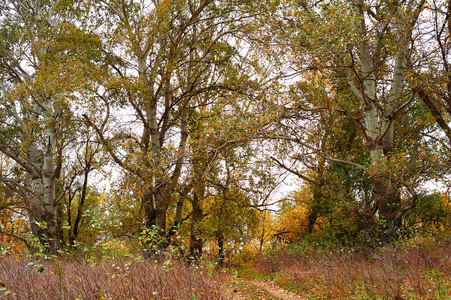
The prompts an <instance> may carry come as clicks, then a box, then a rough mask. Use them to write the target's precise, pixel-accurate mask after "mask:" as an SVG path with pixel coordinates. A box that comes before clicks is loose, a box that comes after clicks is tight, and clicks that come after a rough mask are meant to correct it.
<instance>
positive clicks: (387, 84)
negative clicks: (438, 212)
mask: <svg viewBox="0 0 451 300" xmlns="http://www.w3.org/2000/svg"><path fill="white" fill-rule="evenodd" d="M424 10H425V1H423V0H420V1H416V0H413V1H406V2H396V3H395V2H389V1H364V0H356V1H351V2H344V1H330V2H328V3H323V2H320V3H318V2H310V1H301V2H297V3H296V4H294V5H293V6H291V5H287V4H286V5H285V6H283V5H281V6H280V10H279V11H277V15H276V16H275V19H276V20H280V21H279V22H278V23H277V24H276V27H278V28H284V31H283V32H280V34H279V35H278V36H279V37H282V40H283V41H286V42H287V43H288V44H285V43H283V44H284V45H288V46H289V49H290V51H291V52H287V51H285V52H284V53H285V55H286V57H289V58H290V61H291V62H294V64H292V65H291V66H292V67H294V68H295V69H296V72H298V74H302V75H301V76H302V79H301V81H300V83H301V84H302V83H304V84H305V82H308V81H309V75H308V73H307V72H306V71H308V70H310V71H314V72H316V73H317V74H321V77H322V78H323V79H322V80H325V81H326V82H328V85H327V86H324V91H325V93H326V94H329V95H337V97H335V100H334V102H333V103H332V105H329V106H317V105H315V103H314V101H312V97H313V98H315V97H316V95H314V94H312V93H309V91H308V88H307V89H304V90H303V93H298V96H299V100H298V101H296V102H297V103H296V102H294V103H293V102H292V103H291V104H290V107H291V108H293V107H296V106H297V107H298V108H300V109H304V111H310V112H315V111H316V112H318V111H324V110H325V111H329V112H331V113H332V112H333V111H336V112H341V113H342V114H343V115H344V116H347V117H349V118H351V119H352V120H353V122H355V123H356V124H357V126H358V128H359V133H360V134H361V136H362V138H363V139H364V140H365V143H366V144H365V149H362V150H363V151H367V153H368V156H369V157H368V164H359V163H356V162H355V161H352V157H349V158H347V159H344V160H340V159H337V158H336V157H334V156H333V155H331V156H327V157H326V159H327V160H328V161H329V162H340V163H345V164H348V165H353V166H354V167H357V168H360V169H362V170H364V171H365V172H366V174H367V175H368V176H369V177H370V178H371V180H372V188H373V193H374V195H375V196H376V208H377V213H378V215H379V217H380V219H381V220H383V221H384V222H385V229H384V233H385V235H384V236H385V239H386V240H387V241H390V240H393V239H396V237H397V229H398V228H399V225H400V222H401V220H402V216H403V215H404V213H405V212H406V211H407V210H408V209H410V208H412V207H413V205H414V203H415V199H416V198H417V197H416V194H415V192H414V191H413V189H411V188H410V187H411V186H410V187H409V180H408V179H407V180H405V178H404V179H403V180H400V176H398V175H395V174H400V173H399V172H397V173H396V172H395V173H394V172H393V171H394V169H395V168H394V166H395V165H397V162H396V161H397V160H398V159H399V157H400V156H402V155H407V156H409V155H410V154H406V153H403V150H401V145H403V144H405V143H404V142H405V140H403V137H402V136H401V133H402V127H401V126H400V124H401V122H402V121H403V120H404V119H405V118H409V117H410V116H411V115H409V109H411V108H412V107H413V105H414V104H415V103H416V102H415V100H416V98H415V97H414V93H413V91H412V90H411V89H409V88H408V86H407V85H406V80H407V73H406V68H407V66H408V61H409V57H410V56H411V55H412V54H413V49H412V45H414V44H415V37H416V35H415V33H414V32H415V30H417V29H418V28H419V27H418V26H419V22H418V20H419V18H420V15H421V14H422V13H423V12H424ZM268 39H269V38H268ZM287 48H288V47H287ZM287 48H286V49H287ZM303 72H304V73H303ZM312 81H313V82H314V80H312ZM343 82H344V83H345V85H346V87H345V88H343V84H342V83H343ZM303 134H304V135H303ZM305 134H307V133H306V132H305V131H304V132H303V133H301V134H300V136H301V139H297V138H296V139H293V140H296V141H297V142H298V143H300V144H301V145H302V146H303V147H306V149H309V150H310V151H314V152H315V154H316V155H321V151H320V150H321V149H316V148H315V145H314V144H310V143H309V142H308V141H307V140H306V139H305V136H306V135H305ZM282 138H285V139H288V140H290V139H291V138H290V135H289V134H288V133H287V134H282ZM402 153H403V154H402ZM415 167H417V166H415ZM404 189H406V190H407V191H408V193H410V199H411V200H412V201H411V202H410V203H403V201H402V196H401V194H402V192H403V191H404Z"/></svg>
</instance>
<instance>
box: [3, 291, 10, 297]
mask: <svg viewBox="0 0 451 300" xmlns="http://www.w3.org/2000/svg"><path fill="white" fill-rule="evenodd" d="M3 295H4V296H9V295H11V291H6V292H5V293H3Z"/></svg>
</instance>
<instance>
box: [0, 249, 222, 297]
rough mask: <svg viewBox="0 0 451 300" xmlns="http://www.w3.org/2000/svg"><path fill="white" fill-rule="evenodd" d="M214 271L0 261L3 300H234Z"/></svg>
mask: <svg viewBox="0 0 451 300" xmlns="http://www.w3.org/2000/svg"><path fill="white" fill-rule="evenodd" d="M214 272H215V271H214V270H213V269H208V268H206V267H199V266H197V267H189V266H187V265H184V264H183V263H176V262H173V261H170V260H166V261H164V262H155V261H147V260H141V259H140V258H136V259H132V258H131V257H129V258H125V259H111V260H108V261H96V260H81V259H80V260H64V259H57V258H53V259H51V260H41V261H33V262H26V261H17V260H12V259H7V258H0V289H1V292H0V299H17V300H25V299H30V300H35V299H48V300H51V299H149V300H150V299H154V300H157V299H189V300H194V299H231V298H230V295H229V293H227V292H226V290H225V289H224V288H223V287H222V286H221V283H220V282H218V281H217V278H216V275H215V274H214Z"/></svg>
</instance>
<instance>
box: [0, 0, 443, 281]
mask: <svg viewBox="0 0 451 300" xmlns="http://www.w3.org/2000/svg"><path fill="white" fill-rule="evenodd" d="M450 30H451V2H450V1H426V0H403V1H397V0H390V1H388V0H387V1H386V0H382V1H379V0H373V1H366V0H365V1H364V0H353V1H341V0H331V1H316V2H315V1H307V0H306V1H304V0H298V1H290V0H287V1H272V0H267V1H235V0H216V1H214V0H199V1H198V0H193V1H189V0H186V1H182V0H162V1H156V0H155V1H150V0H149V1H144V0H142V1H133V0H105V1H101V0H98V1H97V0H92V1H88V0H87V1H84V0H82V1H71V0H58V1H46V0H15V1H9V0H8V1H4V2H2V3H0V37H1V39H0V44H1V45H0V119H1V122H0V153H1V155H0V194H1V197H0V241H1V244H0V251H1V253H2V255H4V256H15V257H16V258H23V257H26V256H27V255H30V254H32V255H38V256H39V255H41V257H42V256H44V257H56V256H64V255H68V254H70V253H78V254H79V255H80V253H82V255H84V256H85V257H91V256H90V255H91V254H92V255H93V256H92V257H97V256H96V255H100V254H101V255H104V256H112V255H113V254H112V253H121V254H124V255H142V257H145V258H152V259H153V258H156V259H157V260H158V258H161V257H162V256H164V255H166V254H167V253H172V254H174V255H175V254H177V255H179V256H180V257H184V258H185V259H186V260H189V261H191V262H194V263H199V262H201V261H203V260H204V259H210V260H211V261H216V263H218V264H219V265H223V264H224V263H228V264H231V263H232V262H233V261H234V260H236V259H238V260H241V261H246V260H248V259H249V257H252V256H253V255H255V254H257V253H268V252H274V251H278V250H280V249H297V250H296V251H301V250H300V249H316V251H319V249H322V250H324V249H329V250H330V249H334V250H337V249H339V251H342V252H346V253H349V252H352V253H354V252H358V253H364V254H365V255H370V253H375V251H377V250H378V249H381V248H384V247H387V246H390V247H392V246H394V245H395V246H396V245H398V244H399V243H404V244H405V243H421V242H422V241H427V243H428V244H434V245H435V244H439V245H442V246H443V245H448V241H449V238H450V234H449V230H450V225H451V224H450V222H451V218H450V213H451V207H450V202H449V189H450V183H449V170H450V147H451V145H450V143H451V128H450V127H449V118H450V113H451V73H450V65H449V63H450V62H449V59H450V46H451V40H450V38H451V37H450ZM293 178H294V179H295V180H293ZM288 180H290V181H293V182H294V183H292V185H291V186H290V190H291V192H290V193H283V189H284V188H285V189H286V182H287V181H288ZM87 253H89V254H87ZM92 257H91V258H89V259H91V261H92V260H93V258H92ZM3 288H5V287H4V286H3Z"/></svg>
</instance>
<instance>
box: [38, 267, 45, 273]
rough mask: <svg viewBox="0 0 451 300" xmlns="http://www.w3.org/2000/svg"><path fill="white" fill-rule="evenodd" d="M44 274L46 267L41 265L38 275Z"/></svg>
mask: <svg viewBox="0 0 451 300" xmlns="http://www.w3.org/2000/svg"><path fill="white" fill-rule="evenodd" d="M42 272H44V266H43V265H39V268H38V273H39V274H41V273H42Z"/></svg>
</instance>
